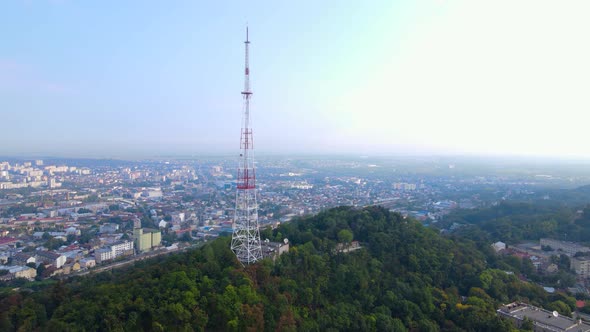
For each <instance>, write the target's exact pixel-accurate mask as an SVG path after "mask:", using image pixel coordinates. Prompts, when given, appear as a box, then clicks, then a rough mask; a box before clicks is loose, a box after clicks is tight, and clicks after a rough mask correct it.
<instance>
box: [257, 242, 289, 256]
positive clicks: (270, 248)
mask: <svg viewBox="0 0 590 332" xmlns="http://www.w3.org/2000/svg"><path fill="white" fill-rule="evenodd" d="M261 247H262V258H272V260H273V261H274V260H275V259H277V257H279V256H280V255H282V254H284V253H286V252H289V241H288V240H287V239H285V240H284V241H283V242H270V241H269V240H268V239H266V240H265V241H264V242H262V245H261Z"/></svg>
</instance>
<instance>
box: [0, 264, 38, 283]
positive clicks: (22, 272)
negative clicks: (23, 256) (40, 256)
mask: <svg viewBox="0 0 590 332" xmlns="http://www.w3.org/2000/svg"><path fill="white" fill-rule="evenodd" d="M0 270H8V278H6V279H16V278H25V279H28V280H33V279H35V277H36V276H37V270H35V269H33V268H31V267H28V266H0Z"/></svg>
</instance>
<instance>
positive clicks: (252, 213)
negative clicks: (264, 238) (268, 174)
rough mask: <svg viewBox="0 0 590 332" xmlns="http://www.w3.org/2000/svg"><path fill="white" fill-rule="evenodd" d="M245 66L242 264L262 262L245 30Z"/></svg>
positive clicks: (239, 225) (237, 227)
mask: <svg viewBox="0 0 590 332" xmlns="http://www.w3.org/2000/svg"><path fill="white" fill-rule="evenodd" d="M244 43H245V44H246V66H245V72H244V74H245V79H244V91H242V97H243V99H244V109H243V112H242V133H241V135H240V151H241V153H240V161H239V165H238V182H237V189H236V211H235V215H234V222H233V234H232V238H231V250H232V251H233V252H234V253H235V254H236V256H237V257H238V260H239V261H240V263H242V264H243V265H248V264H250V263H254V262H256V261H258V260H260V259H262V248H261V246H260V229H259V228H258V204H257V202H256V171H255V168H254V159H253V150H254V141H253V138H252V128H250V98H251V97H252V91H250V68H249V65H248V62H249V61H248V47H249V46H250V40H249V39H248V28H246V41H245V42H244Z"/></svg>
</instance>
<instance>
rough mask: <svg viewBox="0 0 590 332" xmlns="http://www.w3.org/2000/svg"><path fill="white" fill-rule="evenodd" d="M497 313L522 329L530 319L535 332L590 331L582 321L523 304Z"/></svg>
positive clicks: (512, 304) (508, 306)
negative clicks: (524, 323)
mask: <svg viewBox="0 0 590 332" xmlns="http://www.w3.org/2000/svg"><path fill="white" fill-rule="evenodd" d="M496 313H497V314H498V316H500V317H502V318H506V319H510V320H511V321H512V322H513V323H514V325H515V326H516V327H520V326H521V325H522V324H523V322H524V321H525V319H528V320H530V321H531V322H532V323H533V331H534V332H562V331H563V332H565V331H571V332H589V331H590V325H588V324H586V323H583V322H582V320H581V319H579V320H574V319H572V318H570V317H567V316H563V315H560V314H558V313H557V312H556V311H554V312H551V311H549V310H545V309H541V308H538V307H535V306H532V305H529V304H526V303H521V302H514V303H510V304H507V305H504V306H502V307H501V308H500V309H498V310H496Z"/></svg>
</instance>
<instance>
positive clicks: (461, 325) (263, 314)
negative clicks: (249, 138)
mask: <svg viewBox="0 0 590 332" xmlns="http://www.w3.org/2000/svg"><path fill="white" fill-rule="evenodd" d="M350 234H352V239H353V240H354V241H359V242H360V245H361V246H362V249H360V250H356V251H354V252H350V253H341V252H339V251H338V250H337V249H338V248H341V247H342V245H344V246H346V244H342V242H343V241H349V240H350ZM262 236H263V237H265V238H270V239H271V240H275V241H276V240H282V239H283V238H288V239H289V240H290V243H291V249H290V252H289V253H287V254H283V255H282V256H280V258H279V259H277V261H276V262H274V263H273V262H272V261H270V260H264V261H262V262H260V263H257V264H254V265H252V266H248V267H246V268H242V267H241V266H240V265H239V263H238V262H237V261H236V259H235V257H234V255H233V253H232V252H231V251H230V250H229V239H228V238H220V239H218V240H215V241H213V242H211V243H208V244H207V245H205V246H204V247H203V248H201V249H198V250H194V251H192V252H189V253H183V254H178V255H173V256H168V257H166V258H157V259H152V260H149V261H143V262H140V263H136V264H135V266H134V267H131V268H128V269H124V270H115V271H112V272H105V273H100V274H96V275H91V276H87V277H76V278H72V279H70V280H68V281H65V282H59V283H57V284H55V285H53V286H50V287H47V288H45V289H43V290H41V291H35V292H30V291H27V290H24V289H23V290H20V291H19V292H8V293H3V295H2V296H1V297H0V330H1V331H17V330H18V331H32V330H40V331H45V330H46V331H203V330H211V331H295V330H302V331H407V330H411V331H439V330H442V331H510V330H511V328H512V326H511V325H510V323H508V322H506V321H503V320H501V319H499V318H498V317H496V314H495V309H496V308H497V306H498V305H500V304H502V303H505V302H508V301H512V300H515V299H529V300H531V301H533V302H534V303H536V304H543V303H545V302H546V301H549V300H550V299H549V298H548V297H547V295H546V294H545V292H544V291H543V290H542V289H541V288H539V287H538V286H534V285H532V284H528V283H524V282H521V281H520V280H518V278H517V277H516V276H515V275H510V274H507V273H504V272H503V271H500V270H497V269H494V261H495V260H496V259H495V258H494V256H493V253H491V252H490V250H485V249H482V250H479V249H477V246H476V244H475V243H473V242H471V241H464V240H454V239H451V238H445V237H442V236H440V235H439V234H438V233H437V232H435V231H433V230H431V229H427V228H424V227H423V226H422V225H420V224H419V223H418V222H416V221H414V220H411V219H404V218H403V217H402V216H401V215H400V214H397V213H392V212H389V211H388V210H386V209H383V208H380V207H368V208H364V209H354V208H350V207H341V208H336V209H331V210H328V211H325V212H322V213H320V214H318V215H316V216H314V217H309V218H304V219H300V220H296V221H294V222H291V223H288V224H283V225H281V227H279V228H278V229H276V230H274V231H270V230H266V231H264V232H263V234H262ZM339 243H340V244H339ZM486 247H489V245H488V246H486Z"/></svg>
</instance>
